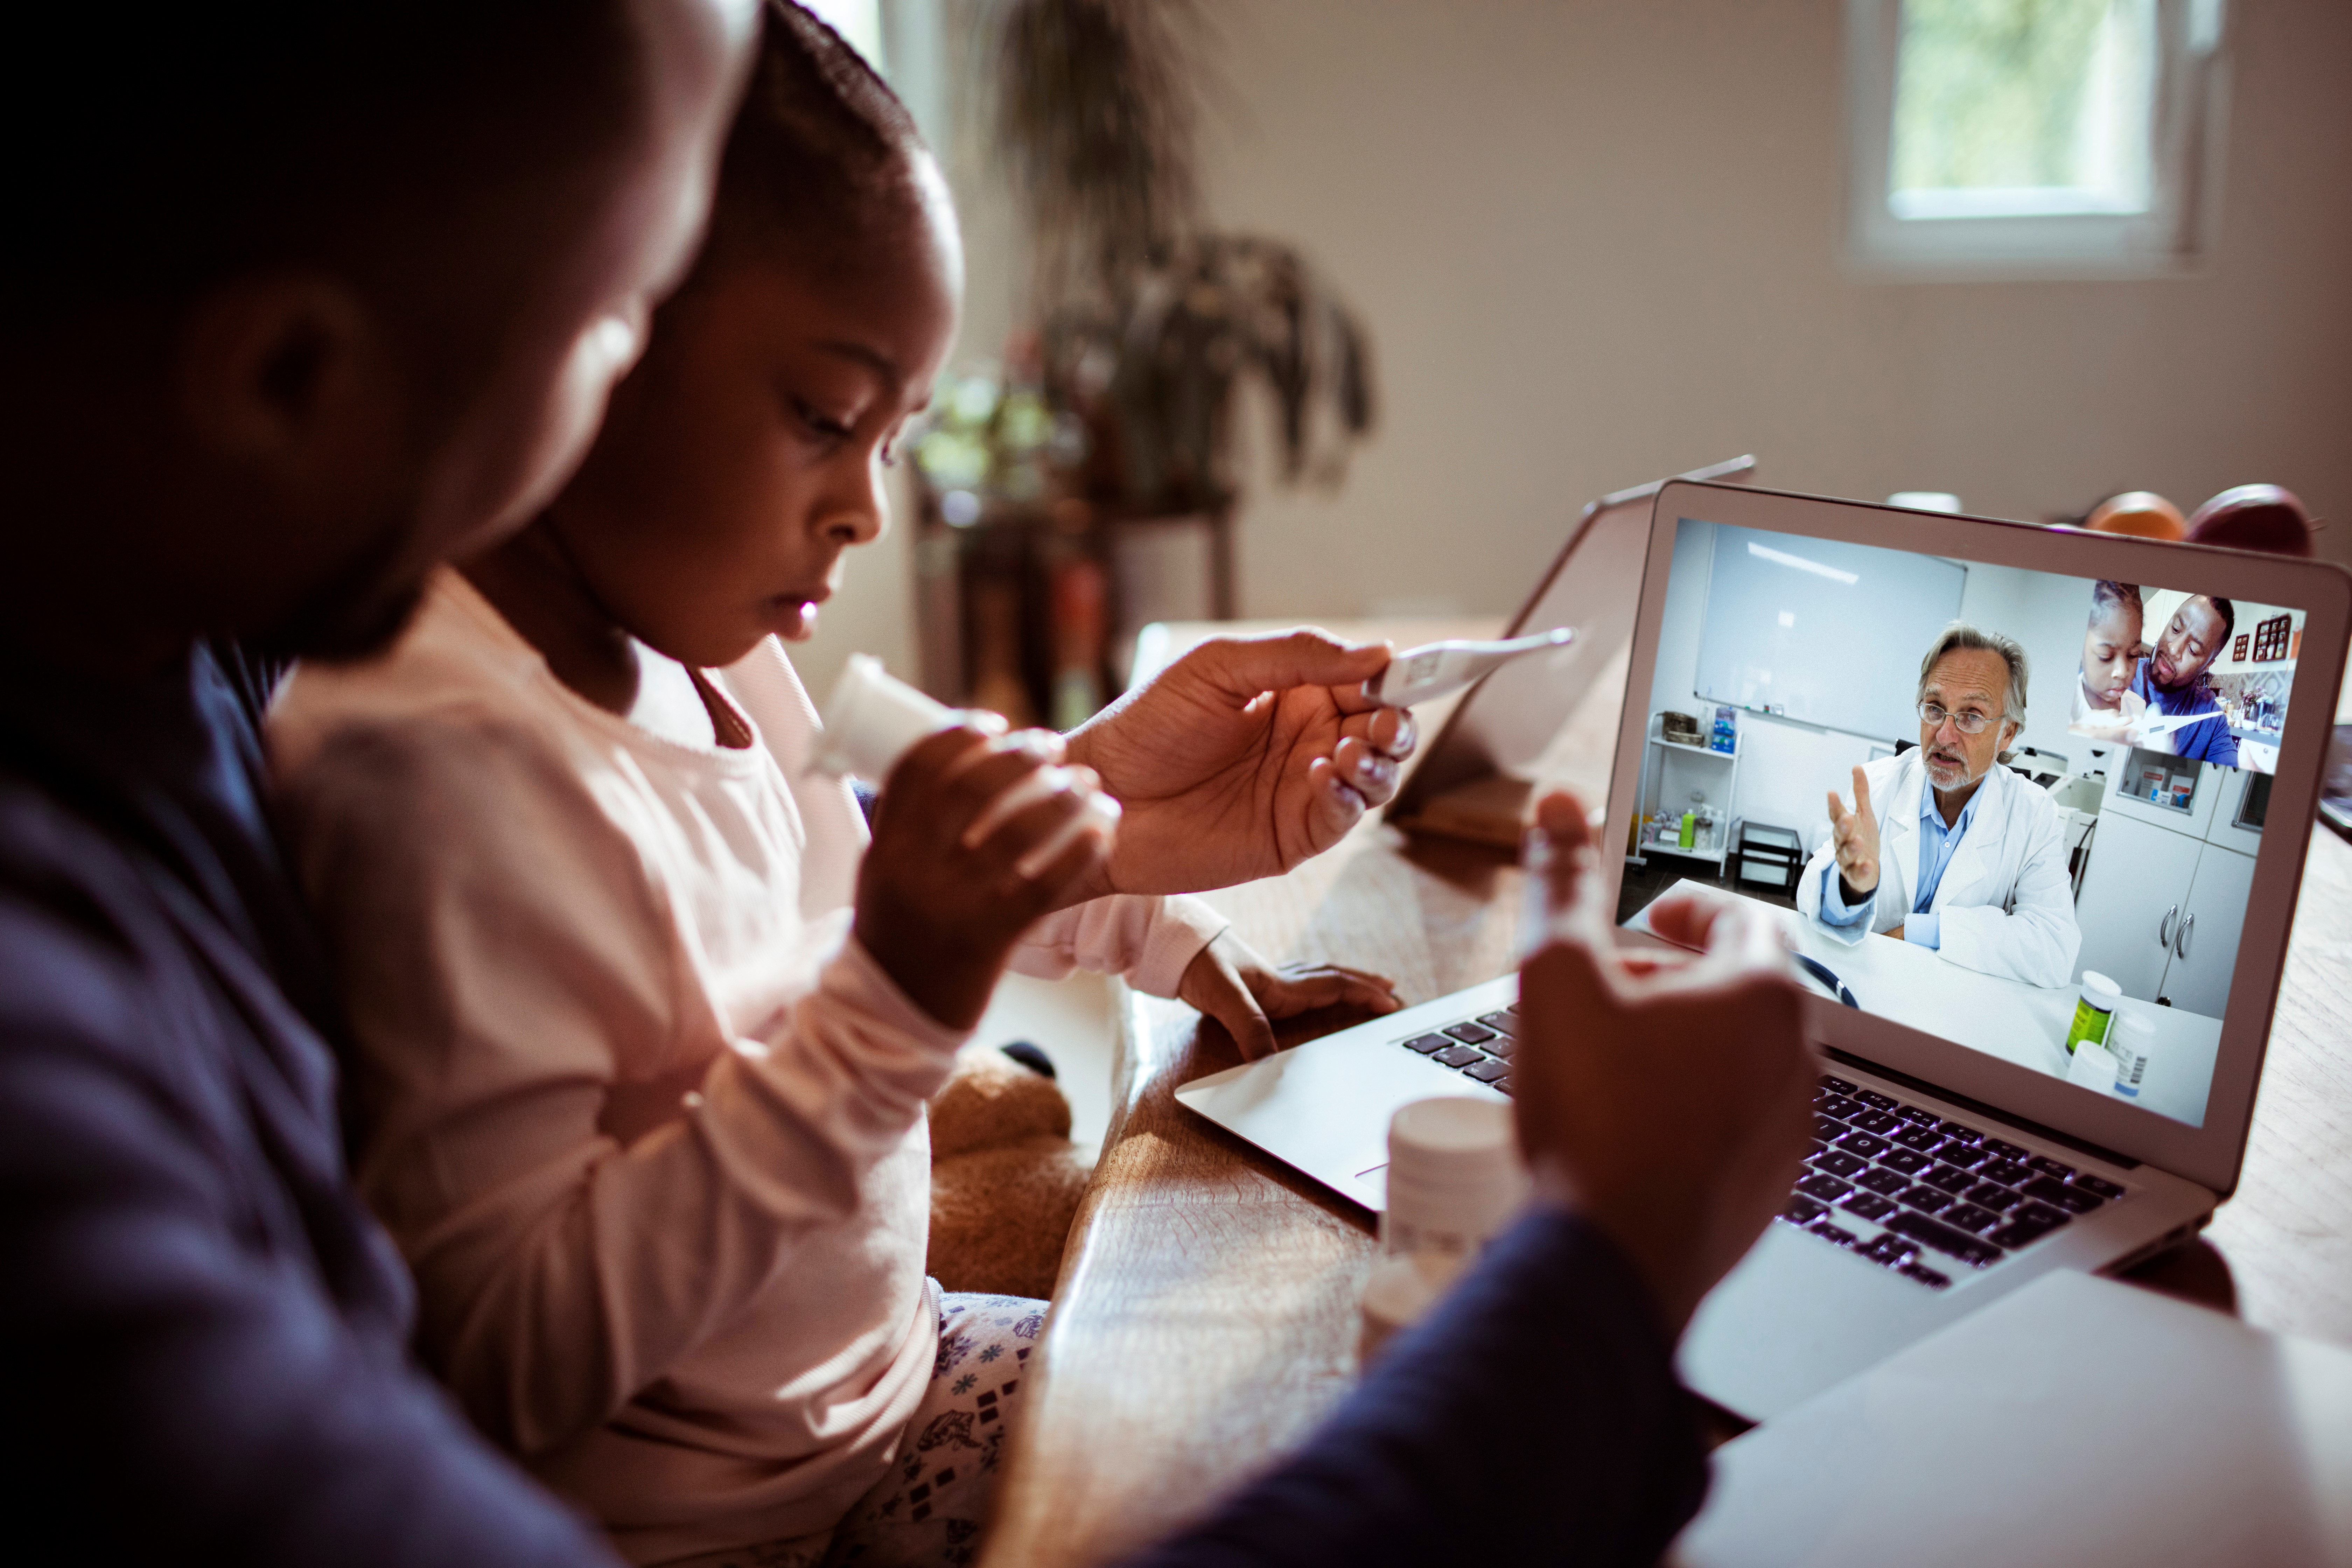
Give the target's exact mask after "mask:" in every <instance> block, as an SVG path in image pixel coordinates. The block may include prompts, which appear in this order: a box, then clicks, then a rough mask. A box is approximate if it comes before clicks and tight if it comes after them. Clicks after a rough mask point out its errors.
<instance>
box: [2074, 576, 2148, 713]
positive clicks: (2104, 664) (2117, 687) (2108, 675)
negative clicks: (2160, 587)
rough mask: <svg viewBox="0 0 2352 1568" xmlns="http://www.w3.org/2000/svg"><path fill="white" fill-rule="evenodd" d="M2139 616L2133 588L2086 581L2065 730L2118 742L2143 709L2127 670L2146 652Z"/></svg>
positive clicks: (2130, 671) (2144, 708) (2144, 706)
mask: <svg viewBox="0 0 2352 1568" xmlns="http://www.w3.org/2000/svg"><path fill="white" fill-rule="evenodd" d="M2141 620H2142V613H2141V605H2140V597H2139V589H2138V588H2137V587H2136V586H2134V585H2133V584H2129V583H2110V582H2106V581H2105V580H2102V581H2100V582H2097V583H2094V584H2091V619H2090V624H2089V626H2086V627H2085V628H2084V632H2083V662H2082V666H2081V668H2080V669H2079V670H2078V672H2077V674H2076V678H2075V681H2074V715H2073V718H2072V720H2071V721H2069V722H2068V724H2067V726H2066V729H2067V732H2068V733H2070V734H2075V735H2087V736H2089V737H2090V738H2092V739H2093V740H2095V741H2120V740H2122V739H2124V738H2125V736H2126V734H2128V733H2129V732H2130V731H2131V728H2132V726H2133V725H2135V724H2137V723H2138V722H2139V719H2140V715H2141V714H2142V713H2144V712H2146V711H2147V700H2146V699H2145V698H2143V697H2141V696H2140V695H2139V693H2137V692H2136V691H2134V690H2133V689H2131V680H2132V671H2133V670H2134V669H2136V668H2137V667H2138V660H2139V656H2140V655H2141V654H2142V653H2144V652H2145V651H2146V650H2145V649H2144V648H2143V647H2141V646H2140V632H2141V630H2142V629H2143V628H2142V625H2141Z"/></svg>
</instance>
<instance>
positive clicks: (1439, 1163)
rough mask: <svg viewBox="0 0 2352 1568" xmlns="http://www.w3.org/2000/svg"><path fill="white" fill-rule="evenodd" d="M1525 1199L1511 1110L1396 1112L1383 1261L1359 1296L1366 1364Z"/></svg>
mask: <svg viewBox="0 0 2352 1568" xmlns="http://www.w3.org/2000/svg"><path fill="white" fill-rule="evenodd" d="M1527 1196H1528V1173H1527V1167H1526V1166H1525V1165H1524V1164H1522V1163H1520V1160H1519V1151H1518V1142H1517V1135H1516V1134H1515V1132H1514V1131H1513V1129H1512V1125H1511V1108H1510V1107H1509V1106H1507V1105H1505V1104H1503V1103H1501V1102H1500V1101H1497V1100H1475V1099H1472V1098H1470V1097H1469V1096H1467V1095H1445V1096H1441V1097H1439V1098H1437V1099H1434V1100H1414V1101H1413V1102H1412V1104H1410V1105H1406V1106H1402V1107H1400V1108H1399V1109H1398V1110H1397V1113H1396V1114H1395V1115H1394V1116H1393V1117H1391V1119H1390V1121H1389V1166H1388V1205H1387V1207H1386V1208H1385V1209H1383V1210H1382V1212H1381V1256H1380V1258H1379V1260H1378V1261H1377V1262H1376V1263H1374V1265H1373V1266H1372V1274H1371V1278H1370V1279H1369V1280H1368V1281H1367V1282H1366V1284H1365V1288H1364V1321H1363V1336H1362V1339H1361V1342H1360V1352H1361V1353H1362V1355H1363V1357H1364V1359H1365V1360H1367V1361H1369V1360H1370V1358H1371V1357H1372V1356H1373V1355H1374V1354H1375V1353H1377V1352H1378V1351H1379V1350H1380V1347H1381V1345H1382V1344H1383V1343H1385V1342H1387V1340H1388V1339H1389V1337H1390V1336H1391V1334H1394V1333H1395V1332H1396V1331H1398V1330H1400V1329H1402V1328H1405V1327H1407V1326H1408V1325H1410V1324H1411V1323H1412V1322H1414V1321H1417V1320H1418V1319H1419V1318H1420V1317H1421V1316H1422V1314H1423V1313H1424V1312H1426V1311H1427V1310H1429V1309H1430V1308H1431V1307H1432V1306H1433V1305H1434V1304H1435V1303H1436V1301H1437V1299H1438V1298H1439V1297H1440V1296H1443V1295H1444V1293H1445V1291H1446V1289H1447V1288H1448V1287H1450V1286H1451V1285H1452V1284H1453V1283H1454V1280H1455V1279H1457V1278H1459V1277H1460V1276H1461V1274H1462V1271H1463V1270H1464V1269H1465V1268H1468V1267H1469V1266H1470V1262H1471V1260H1472V1259H1473V1258H1476V1257H1477V1255H1478V1252H1479V1249H1480V1248H1482V1247H1485V1246H1486V1243H1488V1242H1489V1241H1492V1240H1493V1239H1494V1238H1495V1237H1496V1236H1497V1235H1499V1234H1501V1232H1502V1229H1503V1227H1504V1226H1506V1225H1508V1224H1509V1223H1510V1220H1511V1216H1512V1215H1515V1214H1517V1212H1518V1210H1519V1208H1520V1206H1521V1205H1523V1204H1525V1203H1526V1202H1527Z"/></svg>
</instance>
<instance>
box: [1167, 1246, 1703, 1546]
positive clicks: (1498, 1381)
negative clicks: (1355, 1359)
mask: <svg viewBox="0 0 2352 1568" xmlns="http://www.w3.org/2000/svg"><path fill="white" fill-rule="evenodd" d="M1705 1491H1706V1462H1705V1458H1704V1455H1703V1451H1702V1449H1701V1447H1700V1444H1699V1439H1698V1436H1697V1432H1696V1427H1695V1426H1694V1425H1693V1422H1692V1418H1691V1414H1690V1410H1689V1406H1688V1405H1687V1402H1686V1399H1685V1395H1684V1394H1683V1393H1682V1390H1681V1389H1680V1387H1679V1386H1678V1385H1677V1384H1676V1383H1675V1376H1674V1364H1673V1346H1672V1345H1671V1344H1670V1343H1669V1342H1667V1339H1666V1336H1665V1334H1664V1331H1662V1330H1661V1328H1660V1327H1659V1324H1658V1322H1657V1318H1656V1311H1655V1308H1654V1306H1653V1304H1652V1302H1651V1300H1650V1299H1649V1295H1648V1292H1647V1290H1646V1289H1644V1287H1643V1284H1642V1282H1641V1281H1640V1279H1638V1278H1637V1277H1636V1276H1635V1274H1634V1273H1633V1268H1632V1267H1631V1266H1630V1265H1629V1264H1628V1263H1627V1262H1626V1260H1625V1258H1624V1257H1623V1256H1622V1254H1621V1253H1620V1252H1619V1251H1618V1250H1617V1249H1616V1247H1613V1246H1612V1244H1611V1243H1610V1242H1609V1241H1608V1240H1607V1239H1606V1238H1605V1237H1602V1236H1601V1233H1600V1232H1599V1231H1597V1230H1596V1229H1594V1228H1593V1227H1592V1226H1589V1225H1587V1224H1586V1223H1585V1222H1583V1221H1582V1220H1580V1219H1579V1218H1577V1217H1575V1216H1574V1215H1569V1214H1565V1213H1562V1212H1559V1211H1557V1210H1544V1211H1538V1212H1537V1213H1534V1214H1530V1215H1528V1217H1527V1218H1525V1219H1523V1220H1522V1221H1521V1222H1520V1223H1519V1224H1518V1225H1517V1226H1515V1227H1514V1228H1513V1229H1512V1230H1511V1231H1510V1232H1509V1233H1508V1234H1507V1235H1506V1236H1505V1237H1502V1238H1501V1239H1500V1240H1498V1241H1497V1242H1496V1244H1495V1245H1494V1246H1493V1247H1491V1248H1490V1249H1489V1250H1488V1251H1487V1253H1486V1257H1485V1258H1482V1259H1481V1261H1480V1263H1479V1264H1478V1266H1477V1267H1476V1268H1475V1269H1474V1270H1473V1271H1472V1272H1471V1274H1470V1275H1469V1276H1468V1277H1467V1278H1466V1279H1465V1280H1464V1281H1463V1283H1462V1285H1461V1286H1460V1287H1459V1288H1458V1289H1456V1290H1455V1291H1454V1293H1453V1294H1452V1295H1451V1296H1449V1297H1448V1298H1447V1300H1445V1301H1444V1303H1443V1304H1442V1305H1441V1306H1440V1307H1439V1309H1438V1310H1437V1311H1436V1312H1435V1313H1434V1314H1433V1315H1432V1317H1431V1318H1430V1319H1429V1320H1428V1321H1425V1322H1424V1323H1423V1324H1422V1325H1420V1326H1419V1327H1417V1328H1416V1329H1415V1330H1413V1331H1412V1332H1411V1333H1409V1334H1407V1335H1404V1336H1402V1338H1400V1339H1399V1340H1398V1341H1396V1342H1394V1343H1393V1344H1392V1345H1391V1347H1390V1348H1389V1350H1388V1352H1386V1353H1385V1354H1384V1355H1383V1356H1382V1358H1381V1361H1380V1362H1379V1363H1377V1364H1376V1365H1375V1366H1374V1367H1373V1368H1372V1370H1371V1371H1370V1374H1369V1375H1368V1376H1367V1377H1366V1379H1365V1381H1364V1384H1363V1385H1362V1386H1361V1387H1360V1388H1359V1389H1358V1390H1357V1391H1356V1393H1355V1394H1353V1395H1352V1396H1351V1397H1350V1398H1349V1400H1348V1402H1347V1403H1346V1404H1345V1405H1342V1406H1341V1407H1340V1408H1339V1411H1338V1413H1337V1414H1335V1415H1333V1416H1332V1417H1331V1419H1330V1420H1329V1421H1328V1423H1326V1425H1325V1426H1324V1427H1323V1428H1322V1430H1321V1431H1320V1432H1318V1434H1317V1435H1316V1436H1315V1437H1314V1438H1313V1439H1312V1441H1310V1442H1309V1444H1308V1445H1307V1448H1306V1449H1305V1450H1304V1451H1303V1452H1301V1453H1299V1454H1298V1455H1297V1456H1296V1457H1294V1458H1291V1459H1290V1460H1289V1461H1288V1462H1286V1464H1284V1465H1283V1466H1282V1467H1281V1468H1278V1469H1276V1470H1275V1471H1274V1472H1273V1473H1272V1474H1270V1475H1268V1476H1266V1477H1265V1479H1262V1480H1260V1481H1258V1482H1257V1483H1256V1484H1255V1485H1254V1486H1252V1487H1250V1488H1249V1489H1246V1490H1244V1492H1242V1493H1241V1494H1240V1495H1239V1496H1237V1497H1235V1498H1234V1499H1233V1500H1231V1501H1230V1502H1228V1503H1226V1504H1225V1506H1224V1507H1223V1509H1221V1510H1219V1511H1218V1512H1217V1513H1216V1514H1215V1515H1214V1516H1213V1518H1211V1519H1210V1520H1209V1521H1206V1522H1205V1523H1203V1524H1201V1525H1199V1526H1197V1527H1196V1528H1194V1529H1192V1530H1190V1531H1186V1532H1184V1533H1183V1534H1181V1535H1180V1536H1177V1537H1175V1538H1174V1539H1172V1540H1170V1541H1167V1542H1162V1543H1160V1545H1158V1546H1156V1547H1153V1548H1151V1549H1150V1550H1149V1551H1146V1552H1142V1553H1140V1554H1139V1555H1138V1556H1136V1557H1134V1558H1132V1559H1130V1560H1129V1563H1128V1564H1127V1565H1126V1568H1212V1565H1214V1568H1242V1565H1244V1564H1259V1563H1263V1564H1267V1565H1272V1564H1276V1563H1279V1564H1284V1565H1285V1568H1310V1565H1317V1564H1324V1563H1330V1564H1341V1563H1344V1564H1348V1565H1349V1568H1381V1565H1383V1564H1390V1563H1394V1564H1398V1565H1400V1568H1402V1565H1404V1564H1416V1565H1419V1564H1426V1563H1450V1562H1476V1563H1516V1562H1522V1561H1526V1562H1534V1561H1542V1562H1559V1561H1572V1562H1574V1563H1578V1564H1579V1565H1580V1568H1585V1565H1596V1568H1598V1565H1608V1564H1626V1565H1629V1568H1630V1565H1633V1564H1647V1563H1654V1562H1655V1561H1656V1559H1657V1556H1658V1554H1659V1552H1662V1551H1663V1550H1664V1547H1665V1544H1666V1542H1669V1541H1670V1540H1672V1539H1673V1537H1674V1534H1675V1531H1678V1530H1680V1529H1681V1528H1682V1526H1683V1524H1684V1523H1685V1521H1688V1520H1689V1518H1690V1517H1691V1515H1692V1514H1693V1513H1695V1512H1696V1511H1697V1508H1698V1504H1699V1500H1700V1499H1701V1497H1702V1496H1704V1494H1705Z"/></svg>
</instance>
